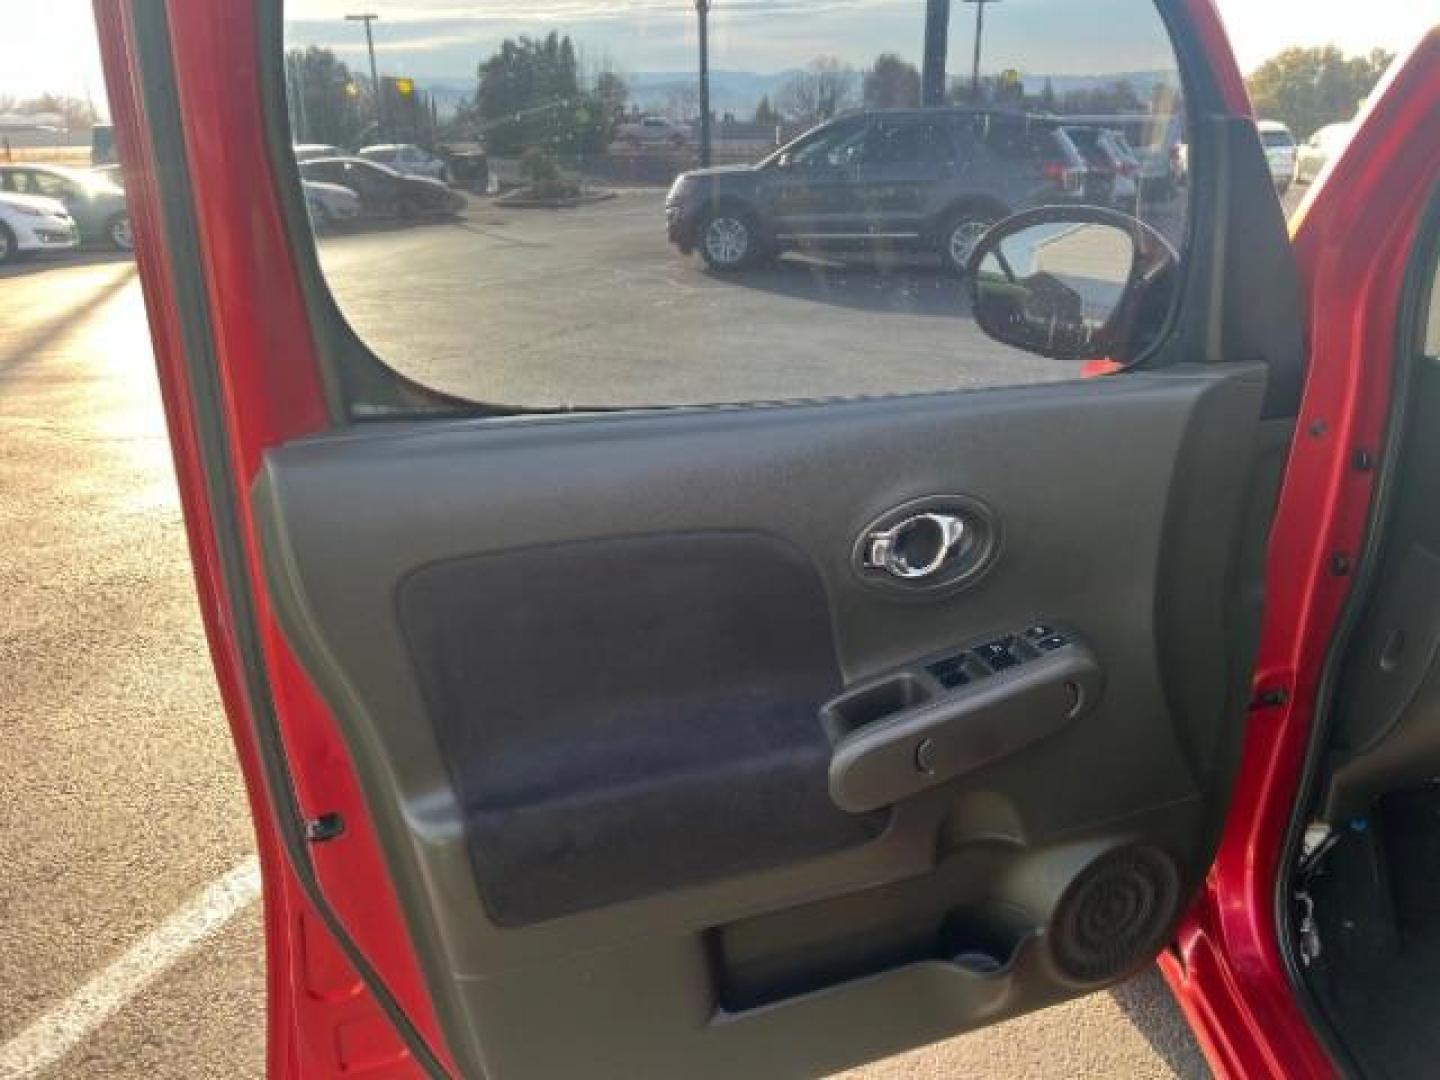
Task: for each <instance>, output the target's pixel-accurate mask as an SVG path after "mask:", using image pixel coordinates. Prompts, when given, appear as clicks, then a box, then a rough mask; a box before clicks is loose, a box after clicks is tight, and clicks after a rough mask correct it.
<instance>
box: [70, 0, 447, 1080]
mask: <svg viewBox="0 0 1440 1080" xmlns="http://www.w3.org/2000/svg"><path fill="white" fill-rule="evenodd" d="M95 10H96V16H97V23H98V27H99V31H100V40H101V42H102V49H103V58H104V62H105V70H106V82H107V90H108V93H109V98H110V102H111V107H112V110H113V113H114V120H115V128H116V139H117V144H118V145H119V147H120V150H121V154H122V159H123V160H124V161H125V163H126V166H125V167H126V181H127V190H128V191H129V193H130V205H131V207H132V213H133V216H134V221H135V225H136V230H137V232H136V235H137V241H138V243H137V247H138V248H139V249H140V250H139V254H138V263H139V270H140V276H141V279H142V282H143V284H144V287H145V297H146V304H147V309H148V316H149V322H150V325H151V328H152V335H153V339H154V346H155V355H156V363H157V367H158V370H159V375H160V384H161V390H162V396H163V400H164V406H165V411H166V419H167V425H168V428H169V433H170V439H171V444H172V453H173V455H174V459H175V465H176V473H177V479H178V482H179V489H180V496H181V504H182V507H183V509H184V512H185V520H186V528H187V533H188V538H189V543H190V550H191V557H192V560H193V562H194V565H195V574H196V585H197V591H198V594H199V601H200V607H201V611H202V616H203V619H204V623H205V627H206V633H207V637H208V639H209V641H210V648H211V656H212V660H213V662H214V665H215V669H216V673H217V678H218V680H219V683H220V687H221V691H222V700H223V701H224V703H225V708H226V713H227V716H228V717H229V721H230V727H231V733H232V735H233V737H234V740H235V744H236V748H237V753H238V756H239V761H240V766H241V769H242V772H243V773H244V777H245V782H246V788H247V792H248V795H249V799H250V805H251V809H252V814H253V817H254V819H255V822H256V846H257V849H258V852H259V859H260V869H261V876H262V881H263V884H264V898H265V902H264V926H265V936H266V942H267V957H266V960H267V965H266V968H267V1009H268V1013H269V1016H268V1025H269V1031H270V1036H269V1043H268V1063H267V1072H268V1074H269V1075H271V1076H276V1077H287V1076H338V1075H348V1074H353V1073H354V1072H355V1071H357V1070H360V1069H366V1068H375V1067H379V1068H384V1069H386V1072H387V1075H400V1074H402V1073H417V1074H418V1073H420V1072H421V1071H422V1070H420V1069H419V1068H418V1067H416V1066H415V1065H414V1063H413V1061H408V1062H407V1058H409V1057H410V1055H411V1053H412V1051H413V1052H415V1053H417V1054H418V1056H420V1057H421V1058H429V1059H430V1062H429V1064H430V1067H429V1068H427V1069H426V1070H424V1071H428V1072H432V1073H440V1072H450V1073H453V1072H454V1070H453V1067H451V1066H450V1065H449V1064H448V1062H449V1057H448V1054H447V1053H446V1051H445V1049H444V1046H443V1043H442V1041H441V1039H440V1035H439V1025H438V1023H437V1021H436V1018H435V1016H434V1012H433V1009H432V1008H431V1004H430V1000H429V998H428V996H427V994H426V992H425V990H424V984H423V982H422V980H421V975H420V971H419V967H418V964H417V962H416V960H415V957H414V953H413V950H412V948H411V945H410V940H409V934H408V930H407V928H406V925H405V923H404V922H403V920H402V918H401V915H400V911H399V908H398V902H397V900H396V898H395V896H394V893H393V892H392V886H391V882H390V880H389V878H388V877H387V875H386V874H384V873H383V872H382V870H381V864H380V861H379V860H380V854H379V847H378V843H377V841H376V839H375V837H374V835H373V833H372V832H371V830H370V827H369V823H368V821H367V819H366V817H365V815H364V813H363V812H362V811H361V807H360V803H359V795H358V790H357V787H356V783H355V780H354V777H353V773H352V772H351V771H350V767H349V763H348V761H346V760H344V758H343V757H342V756H341V755H339V754H337V752H336V748H337V747H338V746H339V745H340V743H339V739H338V736H336V735H335V733H334V732H333V730H332V729H329V728H328V724H329V716H328V712H327V711H326V710H325V709H324V708H323V707H322V706H321V705H320V704H319V701H318V699H317V698H316V697H315V695H314V693H313V691H312V690H310V688H309V684H308V681H307V680H305V678H304V677H303V676H302V675H301V674H300V671H299V667H298V665H297V664H296V663H295V662H294V661H293V659H292V658H291V657H290V655H289V651H288V647H287V646H286V644H285V642H284V641H283V639H282V638H281V637H280V635H279V632H278V630H277V629H276V627H275V624H274V621H273V619H272V618H271V617H270V615H269V613H268V611H267V610H266V609H265V597H264V592H263V590H262V589H260V588H258V587H255V586H256V585H257V583H258V582H259V580H260V578H259V565H258V561H256V553H257V551H258V547H257V539H256V537H255V536H254V535H253V534H251V532H250V526H249V524H248V523H249V521H250V515H249V514H248V510H247V507H248V502H249V479H250V478H251V477H253V476H254V475H255V471H256V467H257V464H258V461H259V458H260V454H261V453H262V452H263V450H264V448H265V447H267V446H271V445H275V444H277V443H280V442H284V441H287V440H289V439H293V438H297V437H299V436H301V435H305V434H309V433H313V432H316V431H320V430H323V429H324V428H326V427H327V426H328V425H329V417H328V414H327V409H326V402H325V397H324V392H323V383H322V380H321V376H320V370H319V365H318V361H317V357H316V353H315V349H314V344H313V341H312V339H311V333H310V327H309V325H308V322H307V320H306V315H305V310H304V306H303V303H302V294H301V292H300V285H299V281H298V278H297V277H296V275H295V270H294V266H293V263H292V261H291V248H290V243H289V239H288V236H287V234H286V229H285V224H284V221H283V219H282V217H281V214H280V211H279V208H278V205H277V203H276V200H275V198H274V179H273V177H272V176H271V175H270V170H269V166H268V163H267V162H266V161H265V160H264V159H263V158H257V157H255V156H254V155H249V154H241V153H237V152H236V148H237V147H240V146H246V147H254V146H259V145H263V142H264V132H263V126H264V113H263V98H262V93H261V87H260V71H259V68H258V66H257V65H255V64H251V65H236V64H235V63H233V58H234V57H235V56H237V55H250V56H254V57H257V58H258V56H259V55H260V52H259V50H260V44H259V42H258V41H257V40H256V30H257V27H256V25H255V24H256V20H255V19H254V16H253V13H252V12H251V11H250V10H248V9H246V8H244V7H241V6H230V7H227V9H226V11H225V13H224V14H223V15H220V16H218V17H217V16H216V14H215V13H214V12H213V11H212V10H210V9H209V8H208V7H205V6H202V5H189V4H184V3H176V4H171V5H168V7H167V11H166V16H167V20H166V21H167V22H168V32H169V41H168V43H167V44H168V45H169V46H170V51H171V54H172V55H173V57H174V60H173V65H174V77H175V79H176V81H177V84H178V88H179V91H178V96H179V98H180V100H181V101H182V102H183V112H182V115H181V116H180V117H178V122H179V125H180V127H181V128H182V129H183V131H184V139H183V146H184V148H185V151H186V153H187V155H188V157H189V159H190V162H189V163H190V168H189V170H188V172H189V175H190V176H191V177H193V178H194V179H195V184H194V185H193V188H192V190H191V195H192V198H193V213H194V220H195V223H196V226H197V228H198V231H199V234H200V235H199V243H200V244H201V245H203V249H204V250H205V252H206V258H205V259H203V260H198V261H197V262H196V263H195V264H194V265H192V266H181V265H179V263H178V262H177V260H176V258H175V250H176V248H177V247H179V238H178V237H177V236H176V235H174V234H173V232H172V230H171V228H170V226H171V222H170V221H168V220H167V207H166V206H165V205H164V203H163V201H162V200H161V198H160V195H159V191H158V188H157V184H156V177H155V168H156V162H157V159H158V154H159V147H158V146H157V143H158V142H159V140H160V138H161V137H162V136H161V135H160V132H159V125H158V124H157V118H156V117H154V116H150V115H148V114H147V107H146V100H145V96H144V92H143V89H142V85H141V79H140V74H139V73H140V72H141V70H142V55H141V54H142V52H143V51H144V50H143V47H142V43H141V42H140V41H139V40H138V39H139V36H140V34H141V33H142V32H143V31H142V30H141V29H140V28H139V27H138V26H137V21H138V20H137V19H136V18H135V10H134V8H132V7H131V5H130V4H129V3H127V2H125V0H96V4H95ZM153 59H154V58H153V57H152V62H153ZM172 149H173V147H172ZM197 160H200V161H204V162H205V163H206V167H205V168H203V169H199V168H195V163H196V161H197ZM169 209H170V210H171V211H172V213H173V212H174V211H175V210H176V208H174V207H170V208H169ZM184 212H185V208H181V210H180V213H181V214H182V215H183V214H184ZM235 221H244V222H246V227H245V228H244V229H237V228H235V227H234V224H233V223H234V222H235ZM189 273H194V274H196V276H197V277H198V276H200V275H203V280H199V281H187V280H184V279H183V278H182V276H181V275H185V274H189ZM186 285H189V286H190V287H192V288H194V287H196V286H200V287H203V290H204V298H205V300H206V301H208V303H206V304H205V305H204V307H205V310H206V313H207V314H208V317H209V326H208V328H202V329H208V332H209V341H213V343H214V350H215V356H214V358H213V359H214V364H215V366H216V369H217V371H216V376H217V381H218V384H219V386H220V387H221V388H222V392H221V393H220V394H218V395H215V400H214V401H213V402H210V403H209V404H211V405H213V406H215V407H216V409H217V411H221V410H223V417H217V418H216V419H218V420H219V427H218V429H217V430H215V431H209V432H203V431H202V430H201V427H200V425H201V424H203V423H204V419H205V417H204V414H203V413H202V412H201V409H202V403H201V402H200V401H199V400H197V398H198V397H199V395H197V394H196V391H195V387H194V386H193V385H192V382H191V379H192V367H193V364H192V361H191V359H190V358H189V357H188V356H187V347H189V348H193V347H194V340H193V337H191V338H189V339H187V332H189V333H191V334H193V333H194V330H195V328H193V327H188V326H186V324H185V319H186V317H187V316H190V317H193V315H194V312H193V311H192V310H190V309H189V308H187V307H185V306H184V305H182V303H181V302H180V297H181V296H182V295H183V289H184V287H185V286H186ZM212 415H213V414H212ZM207 434H208V435H210V436H211V437H212V438H214V439H219V440H222V443H221V445H220V446H218V447H216V446H212V447H211V449H210V459H207V451H206V446H205V438H206V435H207ZM217 450H218V451H219V453H221V454H223V456H224V457H225V459H226V462H225V464H226V465H227V466H228V472H229V475H230V477H231V478H232V484H231V487H230V490H223V489H221V490H215V489H214V488H212V486H211V481H212V479H213V475H212V470H213V469H214V465H215V462H214V461H213V458H214V456H215V455H216V452H217ZM227 504H228V505H227ZM227 509H228V510H229V511H230V514H229V520H230V521H231V522H232V523H233V524H234V527H235V530H236V534H235V535H233V536H225V535H223V531H224V530H222V528H221V527H220V526H219V522H221V521H223V520H226V515H225V513H224V511H226V510H227ZM237 539H243V542H244V551H243V555H241V556H240V558H243V563H241V562H240V558H236V557H235V556H236V552H235V551H234V550H233V547H232V550H230V551H227V550H226V547H227V543H231V544H232V545H233V542H234V541H235V540H237ZM236 569H243V572H244V574H245V575H246V578H242V579H241V582H240V583H238V584H237V582H236V581H235V580H234V579H233V578H232V577H231V576H229V575H230V573H231V572H233V571H234V570H236ZM247 578H248V581H247V580H246V579H247ZM237 594H238V595H237ZM250 604H253V605H254V610H253V613H252V615H251V616H250V618H253V625H254V626H256V627H258V628H259V633H260V639H261V644H262V647H263V649H264V657H265V665H264V668H265V669H264V670H262V671H260V672H259V675H260V678H261V683H260V686H259V687H258V688H257V687H256V686H255V684H254V682H253V676H254V675H255V674H256V672H255V671H254V670H253V665H252V663H251V658H250V656H248V655H247V653H246V651H245V649H244V648H243V646H242V644H241V641H240V640H239V630H240V628H241V627H243V626H244V625H245V622H246V621H248V620H247V616H246V615H244V614H242V612H243V611H244V606H245V605H250ZM267 682H268V685H267ZM265 693H268V694H269V695H271V700H269V701H262V700H257V699H258V698H259V697H260V695H261V694H265ZM275 709H283V710H284V712H285V715H286V716H287V724H286V725H285V728H284V730H283V731H282V732H281V737H282V738H283V739H284V740H285V743H286V745H285V751H286V754H285V756H286V759H287V762H288V766H289V782H290V783H291V785H293V786H292V790H290V791H283V790H275V789H276V787H277V786H278V785H277V783H276V777H275V775H274V770H273V769H272V770H270V771H269V773H268V774H267V769H266V766H265V764H264V761H263V750H262V747H261V744H260V741H259V740H258V739H257V736H256V725H257V724H259V723H260V722H261V721H262V717H263V716H264V715H266V714H270V715H273V713H272V712H271V710H275ZM291 805H294V806H298V808H299V812H300V813H301V814H302V815H303V816H304V817H305V818H308V819H314V818H318V817H319V816H320V815H322V814H336V815H339V817H340V819H341V820H343V821H344V822H345V827H346V832H345V835H344V837H343V843H344V844H345V845H346V846H347V849H348V850H347V853H346V858H345V864H344V873H343V874H336V873H335V872H334V871H335V859H334V858H333V856H331V857H330V858H328V859H327V857H326V851H325V848H324V845H323V844H321V845H312V846H311V847H310V849H309V856H310V857H309V860H308V863H309V865H307V866H304V867H303V872H304V873H305V874H306V875H309V876H311V877H312V879H313V880H312V881H311V882H310V883H309V885H308V887H307V883H306V882H304V881H303V880H302V876H301V874H302V869H301V868H300V867H297V864H296V862H295V861H294V860H293V859H292V857H291V854H290V852H289V851H288V850H287V844H286V841H285V839H284V836H283V832H282V823H281V820H280V816H281V813H283V812H284V811H283V810H279V811H277V807H286V806H291ZM321 897H323V900H324V905H325V908H326V909H327V910H322V908H321V905H320V904H319V903H317V900H319V899H320V898H321ZM332 912H333V913H332ZM341 925H343V926H344V928H345V931H346V933H347V934H348V935H349V937H350V938H351V939H352V941H353V944H352V943H351V942H346V943H345V945H346V946H348V947H342V945H341V943H339V942H337V940H336V936H335V933H334V931H335V930H336V929H338V928H339V927H340V926H341ZM357 967H359V968H369V971H368V972H366V974H367V975H369V976H370V977H368V978H362V977H361V974H360V973H359V972H357V970H356V968H357ZM379 970H383V971H384V973H385V981H384V983H383V984H382V983H381V982H380V981H379V978H378V975H375V974H374V972H376V971H379ZM377 991H378V992H380V993H382V994H383V995H384V996H386V997H388V998H390V999H391V1000H390V1001H388V1002H386V1003H385V1005H386V1006H388V1007H382V1004H381V1002H380V1001H378V1000H377V998H376V993H377ZM387 1013H388V1014H389V1015H388V1017H387ZM392 1020H401V1021H408V1024H409V1025H411V1026H412V1027H413V1033H412V1034H411V1037H410V1039H409V1040H408V1044H409V1045H408V1047H407V1042H406V1041H402V1039H401V1038H400V1036H399V1035H398V1034H397V1032H396V1027H395V1025H394V1024H393V1023H392ZM397 1067H398V1069H399V1071H396V1070H397Z"/></svg>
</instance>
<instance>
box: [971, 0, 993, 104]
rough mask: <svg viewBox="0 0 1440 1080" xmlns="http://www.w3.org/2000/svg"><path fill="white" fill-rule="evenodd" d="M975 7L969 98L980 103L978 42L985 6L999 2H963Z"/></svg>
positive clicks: (981, 31) (978, 0)
mask: <svg viewBox="0 0 1440 1080" xmlns="http://www.w3.org/2000/svg"><path fill="white" fill-rule="evenodd" d="M965 3H967V4H974V5H975V65H974V67H973V68H971V71H970V97H971V98H972V99H973V100H974V101H975V102H976V104H979V102H980V42H981V40H982V39H983V38H984V36H985V5H986V4H998V3H1000V0H965Z"/></svg>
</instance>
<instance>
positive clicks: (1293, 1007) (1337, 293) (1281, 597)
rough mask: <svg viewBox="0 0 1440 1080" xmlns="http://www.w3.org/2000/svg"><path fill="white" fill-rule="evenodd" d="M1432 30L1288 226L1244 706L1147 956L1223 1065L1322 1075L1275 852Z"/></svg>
mask: <svg viewBox="0 0 1440 1080" xmlns="http://www.w3.org/2000/svg"><path fill="white" fill-rule="evenodd" d="M1437 121H1440V30H1437V31H1432V32H1431V33H1430V34H1429V36H1428V37H1426V38H1425V39H1424V40H1422V41H1421V42H1420V43H1419V44H1418V45H1417V46H1416V48H1415V49H1414V50H1413V51H1412V52H1411V53H1410V55H1409V56H1408V57H1406V58H1405V59H1403V60H1402V61H1398V62H1397V63H1396V64H1395V65H1394V66H1393V67H1392V69H1391V71H1390V72H1389V74H1388V75H1387V77H1386V79H1385V80H1384V81H1383V82H1382V83H1381V85H1380V87H1378V88H1377V89H1376V91H1375V93H1374V94H1373V95H1372V97H1371V99H1370V103H1369V106H1368V108H1367V110H1366V112H1365V113H1364V114H1363V115H1362V117H1361V121H1360V123H1359V125H1358V129H1357V131H1356V134H1355V137H1354V140H1353V141H1352V142H1351V144H1350V146H1349V147H1348V149H1347V150H1346V151H1345V153H1344V155H1343V156H1342V157H1341V158H1340V159H1339V160H1338V161H1337V162H1336V163H1335V165H1334V167H1333V169H1332V172H1331V173H1330V175H1329V177H1328V179H1327V180H1326V181H1325V182H1324V183H1323V184H1319V185H1317V186H1316V187H1315V188H1314V189H1312V191H1311V192H1310V194H1309V196H1308V198H1307V200H1306V202H1305V204H1304V205H1303V207H1302V208H1301V211H1300V213H1299V214H1298V215H1297V217H1296V220H1295V221H1294V222H1293V224H1292V236H1293V239H1294V243H1295V250H1296V257H1297V260H1298V263H1299V267H1300V274H1301V284H1302V288H1303V289H1304V293H1305V303H1306V311H1307V313H1308V314H1307V338H1308V343H1309V367H1308V371H1307V375H1306V381H1305V390H1304V397H1303V400H1302V404H1301V412H1300V418H1299V422H1298V425H1297V427H1296V433H1295V439H1294V444H1293V446H1292V450H1291V455H1290V461H1289V465H1288V468H1287V472H1286V475H1285V481H1284V485H1283V487H1282V490H1281V495H1280V502H1279V506H1278V509H1277V514H1276V518H1275V523H1274V527H1273V529H1272V532H1271V538H1270V547H1269V554H1268V567H1267V573H1266V577H1267V597H1266V618H1265V625H1264V629H1263V631H1262V637H1261V644H1260V652H1259V657H1258V660H1257V665H1256V671H1255V678H1254V690H1255V697H1254V700H1255V705H1254V707H1253V712H1252V721H1251V724H1250V727H1249V730H1248V731H1247V733H1246V738H1245V743H1244V747H1243V751H1242V753H1243V758H1242V763H1241V771H1240V775H1239V777H1238V781H1237V786H1236V795H1235V799H1234V802H1233V803H1232V805H1231V808H1230V813H1229V817H1228V819H1227V823H1226V829H1225V834H1224V837H1223V839H1222V842H1221V847H1220V851H1219V854H1218V855H1217V857H1216V860H1215V864H1214V866H1213V867H1212V868H1211V871H1210V875H1209V879H1208V882H1207V888H1206V890H1205V892H1204V894H1203V895H1202V898H1201V900H1200V902H1199V903H1198V904H1197V905H1196V907H1195V908H1194V910H1193V911H1192V912H1191V913H1190V914H1189V915H1188V917H1187V918H1186V920H1185V922H1184V923H1183V924H1182V926H1181V931H1180V934H1179V940H1178V942H1177V943H1176V948H1175V950H1174V951H1173V952H1171V953H1168V954H1165V955H1163V956H1162V957H1161V968H1162V970H1163V971H1164V973H1165V976H1166V979H1167V980H1168V982H1169V983H1170V986H1171V989H1172V990H1173V991H1174V992H1175V995H1176V997H1177V999H1178V1000H1179V1001H1180V1003H1181V1006H1182V1007H1183V1008H1184V1010H1185V1013H1186V1016H1187V1018H1188V1019H1189V1020H1190V1023H1191V1026H1192V1027H1193V1028H1194V1029H1195V1031H1196V1033H1197V1035H1198V1036H1199V1038H1200V1040H1201V1042H1202V1044H1203V1046H1204V1048H1205V1051H1206V1056H1207V1057H1208V1058H1209V1060H1210V1062H1211V1064H1212V1066H1213V1067H1214V1068H1215V1070H1216V1072H1217V1073H1218V1074H1220V1075H1222V1076H1245V1077H1257V1076H1276V1077H1289V1078H1296V1077H1324V1076H1331V1075H1334V1073H1335V1071H1336V1070H1335V1067H1334V1065H1333V1064H1332V1063H1331V1061H1330V1059H1329V1057H1328V1055H1327V1054H1326V1052H1325V1050H1324V1049H1323V1047H1322V1046H1321V1044H1320V1042H1319V1041H1318V1039H1317V1038H1316V1035H1315V1032H1314V1030H1313V1028H1312V1027H1311V1024H1310V1022H1309V1021H1308V1019H1307V1017H1306V1015H1305V1013H1304V1011H1303V1009H1302V1008H1301V1006H1300V1003H1299V1001H1298V999H1297V995H1298V994H1299V993H1301V991H1300V990H1299V989H1298V988H1297V987H1296V986H1295V985H1294V984H1293V982H1292V980H1291V978H1290V975H1289V972H1288V969H1287V965H1286V961H1285V958H1284V956H1282V953H1281V945H1280V934H1279V927H1278V925H1277V922H1278V915H1279V912H1280V910H1281V905H1282V904H1283V903H1285V902H1287V900H1288V898H1286V897H1282V896H1277V893H1276V890H1277V884H1278V883H1279V881H1280V880H1281V875H1280V870H1281V861H1280V860H1281V858H1282V855H1283V854H1284V845H1285V839H1286V835H1287V830H1288V829H1289V826H1290V824H1291V818H1292V815H1293V814H1294V813H1295V812H1296V810H1297V800H1298V799H1299V798H1301V797H1302V794H1303V793H1302V792H1301V789H1300V781H1301V767H1302V763H1303V761H1304V757H1305V753H1306V749H1307V747H1308V744H1309V739H1310V735H1311V731H1312V728H1313V723H1314V718H1315V713H1316V709H1317V707H1318V706H1319V705H1320V704H1321V702H1320V701H1319V700H1318V699H1317V690H1318V689H1319V687H1320V680H1321V675H1322V672H1323V670H1324V667H1325V664H1326V661H1327V658H1328V656H1329V652H1330V649H1331V645H1332V642H1333V640H1334V635H1335V631H1336V628H1337V625H1338V621H1339V619H1340V617H1341V614H1342V612H1343V609H1344V605H1345V603H1346V600H1347V599H1348V597H1349V595H1350V592H1351V584H1352V581H1353V567H1354V563H1355V559H1356V557H1357V554H1358V553H1359V552H1360V551H1361V549H1362V544H1363V541H1364V538H1365V533H1366V529H1367V525H1368V523H1369V512H1370V506H1371V500H1372V495H1373V493H1374V484H1375V476H1376V472H1375V468H1374V465H1375V459H1376V457H1377V455H1378V453H1379V451H1380V448H1381V447H1382V446H1383V444H1384V438H1385V432H1386V423H1387V419H1388V407H1389V404H1390V386H1391V368H1392V361H1393V358H1394V354H1395V351H1396V340H1395V331H1396V325H1397V319H1398V315H1399V304H1400V296H1401V290H1402V284H1403V280H1404V277H1405V273H1406V269H1407V266H1408V263H1409V260H1410V255H1411V252H1412V250H1413V248H1414V244H1415V237H1416V233H1417V228H1418V224H1419V221H1420V218H1421V215H1422V213H1423V210H1424V207H1425V204H1426V201H1427V199H1428V198H1429V197H1430V196H1431V193H1432V191H1433V188H1434V185H1435V183H1436V179H1437V177H1440V143H1437V142H1436V140H1435V139H1434V138H1433V132H1434V130H1435V125H1436V123H1437Z"/></svg>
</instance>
